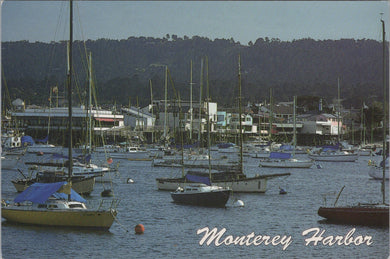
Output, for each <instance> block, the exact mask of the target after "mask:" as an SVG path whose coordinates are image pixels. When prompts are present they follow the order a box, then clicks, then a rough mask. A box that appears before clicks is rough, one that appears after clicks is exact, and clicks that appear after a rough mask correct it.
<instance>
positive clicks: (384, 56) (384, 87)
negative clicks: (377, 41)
mask: <svg viewBox="0 0 390 259" xmlns="http://www.w3.org/2000/svg"><path fill="white" fill-rule="evenodd" d="M381 22H382V47H383V54H382V55H383V150H382V159H383V172H382V174H383V175H382V188H381V190H382V202H383V203H385V200H386V192H385V174H386V156H387V148H386V144H387V143H386V129H387V122H386V40H385V22H384V21H383V20H381Z"/></svg>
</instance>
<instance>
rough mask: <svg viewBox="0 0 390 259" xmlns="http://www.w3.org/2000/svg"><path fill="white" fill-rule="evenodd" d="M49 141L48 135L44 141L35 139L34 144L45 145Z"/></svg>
mask: <svg viewBox="0 0 390 259" xmlns="http://www.w3.org/2000/svg"><path fill="white" fill-rule="evenodd" d="M48 141H49V135H47V136H46V137H45V138H44V139H35V142H38V143H46V142H48Z"/></svg>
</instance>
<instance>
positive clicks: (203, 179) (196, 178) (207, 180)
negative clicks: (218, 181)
mask: <svg viewBox="0 0 390 259" xmlns="http://www.w3.org/2000/svg"><path fill="white" fill-rule="evenodd" d="M186 179H187V180H188V181H191V182H196V183H204V184H207V185H211V181H210V178H209V177H206V176H198V175H192V174H186Z"/></svg>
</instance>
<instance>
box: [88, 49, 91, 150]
mask: <svg viewBox="0 0 390 259" xmlns="http://www.w3.org/2000/svg"><path fill="white" fill-rule="evenodd" d="M88 61H89V84H88V123H89V127H88V154H91V149H92V53H91V52H89V60H88Z"/></svg>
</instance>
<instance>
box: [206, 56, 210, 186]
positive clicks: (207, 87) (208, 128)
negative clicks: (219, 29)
mask: <svg viewBox="0 0 390 259" xmlns="http://www.w3.org/2000/svg"><path fill="white" fill-rule="evenodd" d="M206 92H207V93H206V95H207V116H206V119H207V147H208V156H209V177H210V181H211V153H210V146H211V144H210V130H211V129H210V89H209V59H208V57H207V56H206Z"/></svg>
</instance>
